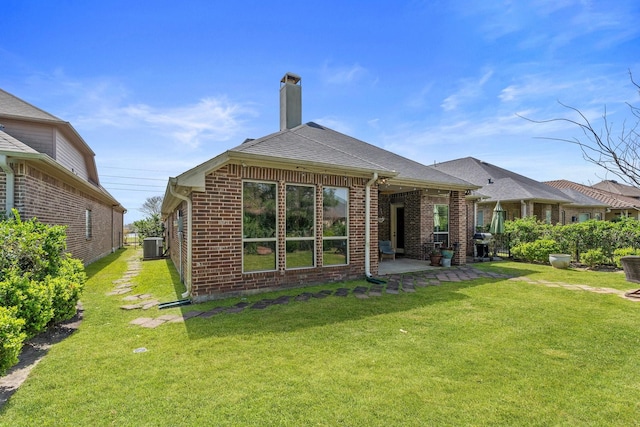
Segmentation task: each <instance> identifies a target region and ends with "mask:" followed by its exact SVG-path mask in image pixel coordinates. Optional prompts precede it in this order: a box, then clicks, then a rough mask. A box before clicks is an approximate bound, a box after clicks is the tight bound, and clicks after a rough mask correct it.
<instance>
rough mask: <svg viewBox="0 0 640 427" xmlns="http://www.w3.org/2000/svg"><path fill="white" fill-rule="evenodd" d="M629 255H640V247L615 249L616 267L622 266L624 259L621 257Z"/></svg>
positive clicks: (614, 260) (614, 259) (614, 261)
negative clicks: (621, 259)
mask: <svg viewBox="0 0 640 427" xmlns="http://www.w3.org/2000/svg"><path fill="white" fill-rule="evenodd" d="M629 255H640V249H634V248H630V247H629V248H619V249H616V250H615V251H613V263H614V264H615V265H616V267H618V268H622V261H620V258H622V257H623V256H629Z"/></svg>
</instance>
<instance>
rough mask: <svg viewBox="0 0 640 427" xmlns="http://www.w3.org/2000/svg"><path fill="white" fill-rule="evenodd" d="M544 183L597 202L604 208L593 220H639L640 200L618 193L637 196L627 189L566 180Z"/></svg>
mask: <svg viewBox="0 0 640 427" xmlns="http://www.w3.org/2000/svg"><path fill="white" fill-rule="evenodd" d="M603 182H604V181H603ZM545 183H546V184H547V185H550V186H552V187H555V188H558V189H560V190H561V191H573V192H576V193H578V194H582V195H584V196H585V197H589V198H591V199H596V200H598V201H599V203H600V204H602V205H603V206H604V208H603V209H602V210H601V211H600V212H598V213H597V216H596V217H594V218H599V219H604V220H607V221H610V220H615V219H616V218H621V217H625V218H634V219H638V220H640V200H638V199H637V198H636V197H633V196H628V195H623V194H621V192H620V190H622V191H624V192H625V193H626V194H633V195H635V194H637V193H635V192H634V191H633V190H631V189H629V188H624V187H621V186H615V187H611V186H606V185H604V184H603V183H599V184H596V185H593V186H587V185H583V184H578V183H577V182H572V181H568V180H566V179H558V180H555V181H547V182H545ZM605 183H606V182H605ZM625 187H628V186H625ZM606 188H609V189H616V188H617V190H618V191H616V192H612V191H607V190H606ZM631 188H634V187H631ZM583 215H584V216H587V215H589V214H588V213H586V214H583Z"/></svg>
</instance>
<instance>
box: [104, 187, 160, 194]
mask: <svg viewBox="0 0 640 427" xmlns="http://www.w3.org/2000/svg"><path fill="white" fill-rule="evenodd" d="M105 188H106V189H107V190H109V191H112V190H118V191H142V192H145V193H157V192H158V191H157V190H136V189H134V188H116V187H105Z"/></svg>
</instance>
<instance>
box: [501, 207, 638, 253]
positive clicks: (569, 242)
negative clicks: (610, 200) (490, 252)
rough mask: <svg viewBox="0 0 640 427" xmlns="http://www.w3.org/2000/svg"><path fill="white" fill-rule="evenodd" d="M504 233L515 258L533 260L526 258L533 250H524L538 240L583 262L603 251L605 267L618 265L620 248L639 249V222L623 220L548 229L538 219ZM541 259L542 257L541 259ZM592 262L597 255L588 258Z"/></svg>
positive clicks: (516, 222) (517, 223) (519, 223)
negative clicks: (594, 251) (616, 252)
mask: <svg viewBox="0 0 640 427" xmlns="http://www.w3.org/2000/svg"><path fill="white" fill-rule="evenodd" d="M505 233H506V234H508V235H509V239H510V245H511V253H512V254H513V255H514V257H516V258H521V259H530V257H531V254H525V252H527V251H530V250H531V248H529V247H527V246H521V245H522V244H525V243H532V242H535V241H537V240H546V239H550V240H554V241H555V242H556V244H557V245H558V252H559V253H567V254H572V255H573V257H574V258H575V259H576V260H577V261H580V262H584V260H583V259H582V257H583V256H584V255H585V254H586V253H587V252H588V251H589V250H592V249H600V250H601V251H602V254H603V255H604V258H605V259H604V261H603V263H605V264H606V263H617V264H618V263H619V260H618V261H616V256H615V251H616V250H618V249H619V248H627V247H628V248H633V249H638V248H640V221H638V220H636V219H633V218H621V219H620V220H618V221H600V220H589V221H584V222H576V223H571V224H567V225H553V226H552V225H549V224H545V223H543V222H541V221H537V220H536V219H535V217H528V218H521V219H516V220H513V221H506V222H505ZM541 256H542V255H541ZM586 256H587V257H588V258H589V261H590V262H593V261H594V260H593V257H594V256H595V254H589V255H586Z"/></svg>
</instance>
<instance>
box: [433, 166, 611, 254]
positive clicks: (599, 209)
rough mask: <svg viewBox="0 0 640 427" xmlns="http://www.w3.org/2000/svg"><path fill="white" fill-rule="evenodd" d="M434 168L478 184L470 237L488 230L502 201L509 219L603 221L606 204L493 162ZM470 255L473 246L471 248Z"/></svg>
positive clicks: (472, 204)
mask: <svg viewBox="0 0 640 427" xmlns="http://www.w3.org/2000/svg"><path fill="white" fill-rule="evenodd" d="M434 168H436V169H438V170H440V171H442V172H444V173H448V174H450V175H453V176H457V177H459V178H461V177H464V179H465V180H468V181H470V182H472V183H473V184H476V185H477V186H478V187H480V188H479V189H477V190H475V191H472V192H470V194H469V195H468V196H467V209H468V211H467V218H468V223H467V236H468V238H469V239H470V238H472V236H473V234H474V233H475V232H476V231H479V230H483V231H487V230H488V228H489V224H491V218H492V216H493V210H494V208H495V206H496V204H497V203H498V202H500V205H501V207H502V209H503V211H504V219H505V220H514V219H517V218H527V217H536V218H537V219H538V220H540V221H545V222H547V223H549V224H567V223H570V222H578V221H583V220H586V219H591V218H594V219H603V218H604V212H605V210H606V204H605V203H603V202H602V201H600V200H597V199H596V198H593V197H589V196H588V195H586V194H582V193H579V192H577V191H572V190H571V189H561V188H556V187H555V186H553V185H549V183H543V182H540V181H536V180H534V179H531V178H528V177H526V176H523V175H519V174H517V173H515V172H512V171H509V170H507V169H503V168H501V167H498V166H496V165H493V164H491V163H487V162H485V161H482V160H479V159H476V158H474V157H464V158H461V159H455V160H450V161H447V162H442V163H437V164H435V165H434ZM468 249H469V252H470V253H471V250H472V249H473V247H472V246H471V245H469V246H468Z"/></svg>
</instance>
